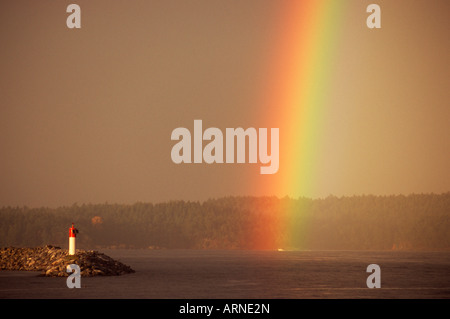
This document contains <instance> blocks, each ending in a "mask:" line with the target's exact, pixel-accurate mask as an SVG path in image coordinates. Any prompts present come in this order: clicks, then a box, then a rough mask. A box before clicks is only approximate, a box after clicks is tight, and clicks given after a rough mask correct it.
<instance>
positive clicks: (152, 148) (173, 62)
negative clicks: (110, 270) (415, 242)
mask: <svg viewBox="0 0 450 319" xmlns="http://www.w3.org/2000/svg"><path fill="white" fill-rule="evenodd" d="M71 3H76V4H78V5H79V6H80V8H81V28H80V29H69V28H68V27H67V25H66V19H67V17H68V16H69V14H70V13H67V12H66V8H67V6H68V5H69V4H71ZM324 3H325V4H324V6H323V8H325V10H326V8H327V6H328V5H329V6H332V5H333V1H328V2H324ZM328 3H329V4H328ZM339 3H340V6H341V4H342V6H341V7H340V8H339V10H336V11H331V12H330V13H329V14H330V17H333V20H332V21H331V22H329V23H328V24H327V26H326V28H327V29H326V30H328V31H330V32H331V31H333V33H332V34H333V35H332V37H331V38H330V39H329V41H330V43H331V42H332V43H333V47H332V50H330V51H326V52H320V51H318V52H316V53H317V54H319V53H320V54H324V53H327V54H328V57H327V60H326V61H327V66H326V68H325V67H324V68H325V71H324V72H326V76H324V77H323V79H325V80H326V82H327V85H326V86H323V87H322V86H319V87H318V92H319V93H320V96H321V97H322V98H323V105H322V107H321V109H320V113H317V114H320V129H319V128H317V127H316V128H315V130H314V134H316V135H317V138H315V139H314V140H313V142H314V143H312V144H313V145H314V156H313V157H310V158H309V159H308V160H310V161H314V171H313V172H312V171H311V174H309V176H308V179H309V184H308V186H307V187H303V188H297V187H278V186H277V185H280V181H281V180H286V179H289V178H295V179H302V178H303V176H302V175H301V173H298V172H296V173H295V174H294V171H293V170H295V168H293V167H295V165H294V166H293V164H292V163H290V165H287V162H289V161H291V162H292V161H293V158H292V157H290V154H291V153H290V152H289V151H288V150H289V148H290V147H294V146H293V145H292V144H290V139H289V134H291V136H292V132H293V128H292V124H291V126H289V127H287V126H286V124H285V122H283V120H281V119H283V118H284V119H286V118H293V119H291V121H292V123H295V121H296V118H295V117H293V116H291V115H292V114H293V113H291V112H290V111H288V110H290V107H293V106H288V105H285V103H284V100H283V97H282V96H279V95H278V93H279V91H278V90H275V88H276V87H277V85H278V86H282V85H281V84H282V83H287V82H286V79H283V77H282V75H280V74H281V73H277V70H279V69H280V68H286V69H289V67H290V65H291V64H290V63H291V60H289V59H284V58H283V57H289V51H290V46H283V43H294V42H295V41H296V40H295V37H298V38H299V41H301V40H302V39H301V37H302V35H303V34H304V33H302V32H303V31H299V32H298V33H296V32H295V31H296V30H294V31H292V30H290V31H292V32H286V31H287V30H289V29H288V28H289V23H290V22H289V21H294V20H295V19H296V18H295V17H296V16H295V14H296V12H292V10H290V9H291V5H292V1H287V0H284V1H283V0H282V1H269V0H244V1H237V0H232V1H221V0H214V1H207V0H196V1H181V0H169V1H162V0H158V1H116V0H109V1H99V0H91V1H82V0H75V1H47V0H39V1H11V0H7V1H1V3H0V43H1V50H0V70H1V71H0V207H1V206H23V205H27V206H29V207H40V206H48V207H57V206H64V205H72V204H74V203H78V204H82V203H93V204H95V203H105V202H108V203H123V204H132V203H135V202H163V201H168V200H194V201H197V200H200V201H203V200H207V199H209V198H218V197H223V196H278V197H284V196H290V197H294V198H295V197H299V196H306V197H311V198H320V197H326V196H329V195H335V196H352V195H363V194H374V195H391V194H405V195H407V194H410V193H431V192H433V193H442V192H448V191H450V169H449V164H450V139H449V136H450V134H449V133H450V125H449V124H450V107H449V103H448V101H449V97H450V96H449V89H448V88H449V84H450V83H449V81H450V80H449V79H450V77H449V74H450V72H449V71H450V70H449V63H448V56H450V54H449V53H450V52H449V48H450V46H449V40H448V31H449V26H450V23H449V20H448V16H447V15H448V12H449V9H450V2H448V1H446V0H442V1H438V0H433V1H423V0H417V1H403V0H402V1H356V0H349V1H347V0H345V1H344V0H343V1H339ZM370 3H377V4H379V5H380V7H381V28H380V29H369V28H368V27H367V25H366V19H367V17H368V15H369V13H367V12H366V7H367V6H368V5H369V4H370ZM334 5H336V2H334ZM302 8H303V7H302ZM288 13H289V14H290V15H289V18H288V15H287V14H288ZM311 14H312V13H311ZM318 14H320V12H319V13H318ZM308 16H309V12H308V11H307V10H306V9H305V10H304V12H302V15H299V19H303V18H304V19H308ZM292 17H294V18H292ZM289 19H291V20H289ZM292 19H293V20H292ZM313 31H314V30H313ZM313 31H311V32H313ZM291 35H292V38H291ZM283 41H287V42H283ZM289 41H291V42H289ZM292 41H294V42H292ZM299 43H301V42H299ZM297 50H299V52H301V51H302V47H300V48H298V49H297ZM311 61H312V60H311ZM317 61H321V60H320V59H317ZM306 62H308V61H306ZM311 68H312V69H313V70H315V69H317V70H319V66H316V65H314V64H313V63H312V62H311ZM280 83H281V84H280ZM314 83H315V82H314ZM314 83H313V84H314ZM283 85H284V84H283ZM295 85H296V83H295V82H293V83H292V87H293V88H294V89H293V90H294V91H295ZM318 85H319V83H318ZM322 88H323V90H322ZM278 115H283V116H278ZM196 119H201V120H202V121H203V128H204V129H206V128H208V127H217V128H219V129H221V130H222V131H223V132H225V129H226V128H237V127H243V128H249V127H254V128H274V127H276V128H279V130H280V153H279V157H280V167H279V171H278V172H277V173H276V174H272V175H261V174H260V166H261V165H260V164H259V163H258V164H249V163H245V164H237V163H234V164H217V163H215V164H206V163H202V164H175V163H173V161H172V159H171V150H172V147H173V146H174V144H175V143H176V142H175V141H172V140H171V133H172V131H173V130H174V129H176V128H178V127H186V128H188V129H189V130H190V131H191V133H193V130H194V120H196ZM298 123H299V130H301V129H302V127H303V126H304V125H306V124H304V121H300V119H299V122H298ZM299 161H300V162H301V159H300V160H299ZM305 161H306V159H305ZM298 165H299V166H301V165H302V163H299V164H298ZM299 174H300V175H299ZM305 178H306V177H305Z"/></svg>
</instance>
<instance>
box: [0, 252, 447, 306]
mask: <svg viewBox="0 0 450 319" xmlns="http://www.w3.org/2000/svg"><path fill="white" fill-rule="evenodd" d="M102 252H104V253H105V254H107V255H109V256H111V257H113V258H114V259H117V260H119V261H121V262H123V263H125V264H128V265H130V266H131V267H132V268H133V269H134V270H136V273H134V274H128V275H123V276H119V277H93V278H87V277H85V278H82V280H81V286H82V288H81V289H68V288H67V287H66V282H65V280H66V279H65V278H44V277H37V276H36V273H27V272H11V271H2V272H0V298H152V299H154V298H177V299H178V298H201V299H210V298H225V299H228V298H238V299H240V298H290V299H291V298H294V299H297V298H301V299H305V298H450V272H449V269H450V253H449V252H401V251H387V252H380V251H373V252H372V251H203V250H153V251H152V250H103V251H102ZM369 264H378V265H379V266H380V268H381V288H380V289H369V288H367V286H366V279H367V277H368V276H369V275H370V274H369V273H367V272H366V268H367V266H368V265H369Z"/></svg>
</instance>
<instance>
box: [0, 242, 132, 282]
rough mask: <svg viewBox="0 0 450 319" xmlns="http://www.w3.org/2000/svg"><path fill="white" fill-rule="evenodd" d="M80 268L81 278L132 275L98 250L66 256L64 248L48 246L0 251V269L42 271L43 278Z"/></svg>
mask: <svg viewBox="0 0 450 319" xmlns="http://www.w3.org/2000/svg"><path fill="white" fill-rule="evenodd" d="M70 264H77V265H78V266H80V271H81V275H82V276H119V275H123V274H128V273H133V272H134V270H133V269H131V267H129V266H127V265H124V264H123V263H121V262H119V261H116V260H114V259H112V258H111V257H109V256H106V255H105V254H103V253H99V252H98V251H92V250H91V251H85V250H77V253H76V254H75V255H69V254H68V250H67V249H61V248H60V247H55V246H51V245H47V246H44V247H35V248H14V247H6V248H0V270H27V271H42V275H43V276H48V277H67V276H69V273H67V271H66V269H67V266H68V265H70Z"/></svg>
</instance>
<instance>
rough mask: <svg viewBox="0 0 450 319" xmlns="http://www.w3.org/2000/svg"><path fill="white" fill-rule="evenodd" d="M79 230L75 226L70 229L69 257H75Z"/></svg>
mask: <svg viewBox="0 0 450 319" xmlns="http://www.w3.org/2000/svg"><path fill="white" fill-rule="evenodd" d="M77 233H78V229H76V228H75V227H74V226H73V223H72V227H71V228H69V255H75V238H76V237H77Z"/></svg>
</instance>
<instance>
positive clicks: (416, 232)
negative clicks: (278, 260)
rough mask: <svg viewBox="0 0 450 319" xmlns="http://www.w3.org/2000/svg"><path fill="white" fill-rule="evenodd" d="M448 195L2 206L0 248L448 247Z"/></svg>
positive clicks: (341, 248)
mask: <svg viewBox="0 0 450 319" xmlns="http://www.w3.org/2000/svg"><path fill="white" fill-rule="evenodd" d="M449 217H450V192H448V193H444V194H411V195H407V196H405V195H391V196H374V195H361V196H349V197H336V196H328V197H326V198H322V199H309V198H296V199H293V198H287V197H286V198H276V197H223V198H218V199H210V200H207V201H204V202H197V201H181V200H180V201H169V202H164V203H135V204H129V205H123V204H109V203H104V204H81V205H80V204H73V205H72V206H66V207H58V208H45V207H42V208H28V207H3V208H0V247H8V246H15V247H34V246H41V245H55V246H59V247H61V248H67V247H68V232H69V228H70V227H71V225H72V222H73V223H74V224H75V227H76V228H77V229H78V230H79V234H78V236H77V248H80V249H86V250H91V249H95V250H98V249H101V248H126V249H285V250H287V249H299V250H392V249H394V250H396V249H398V250H448V249H450V232H449V229H450V218H449Z"/></svg>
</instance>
